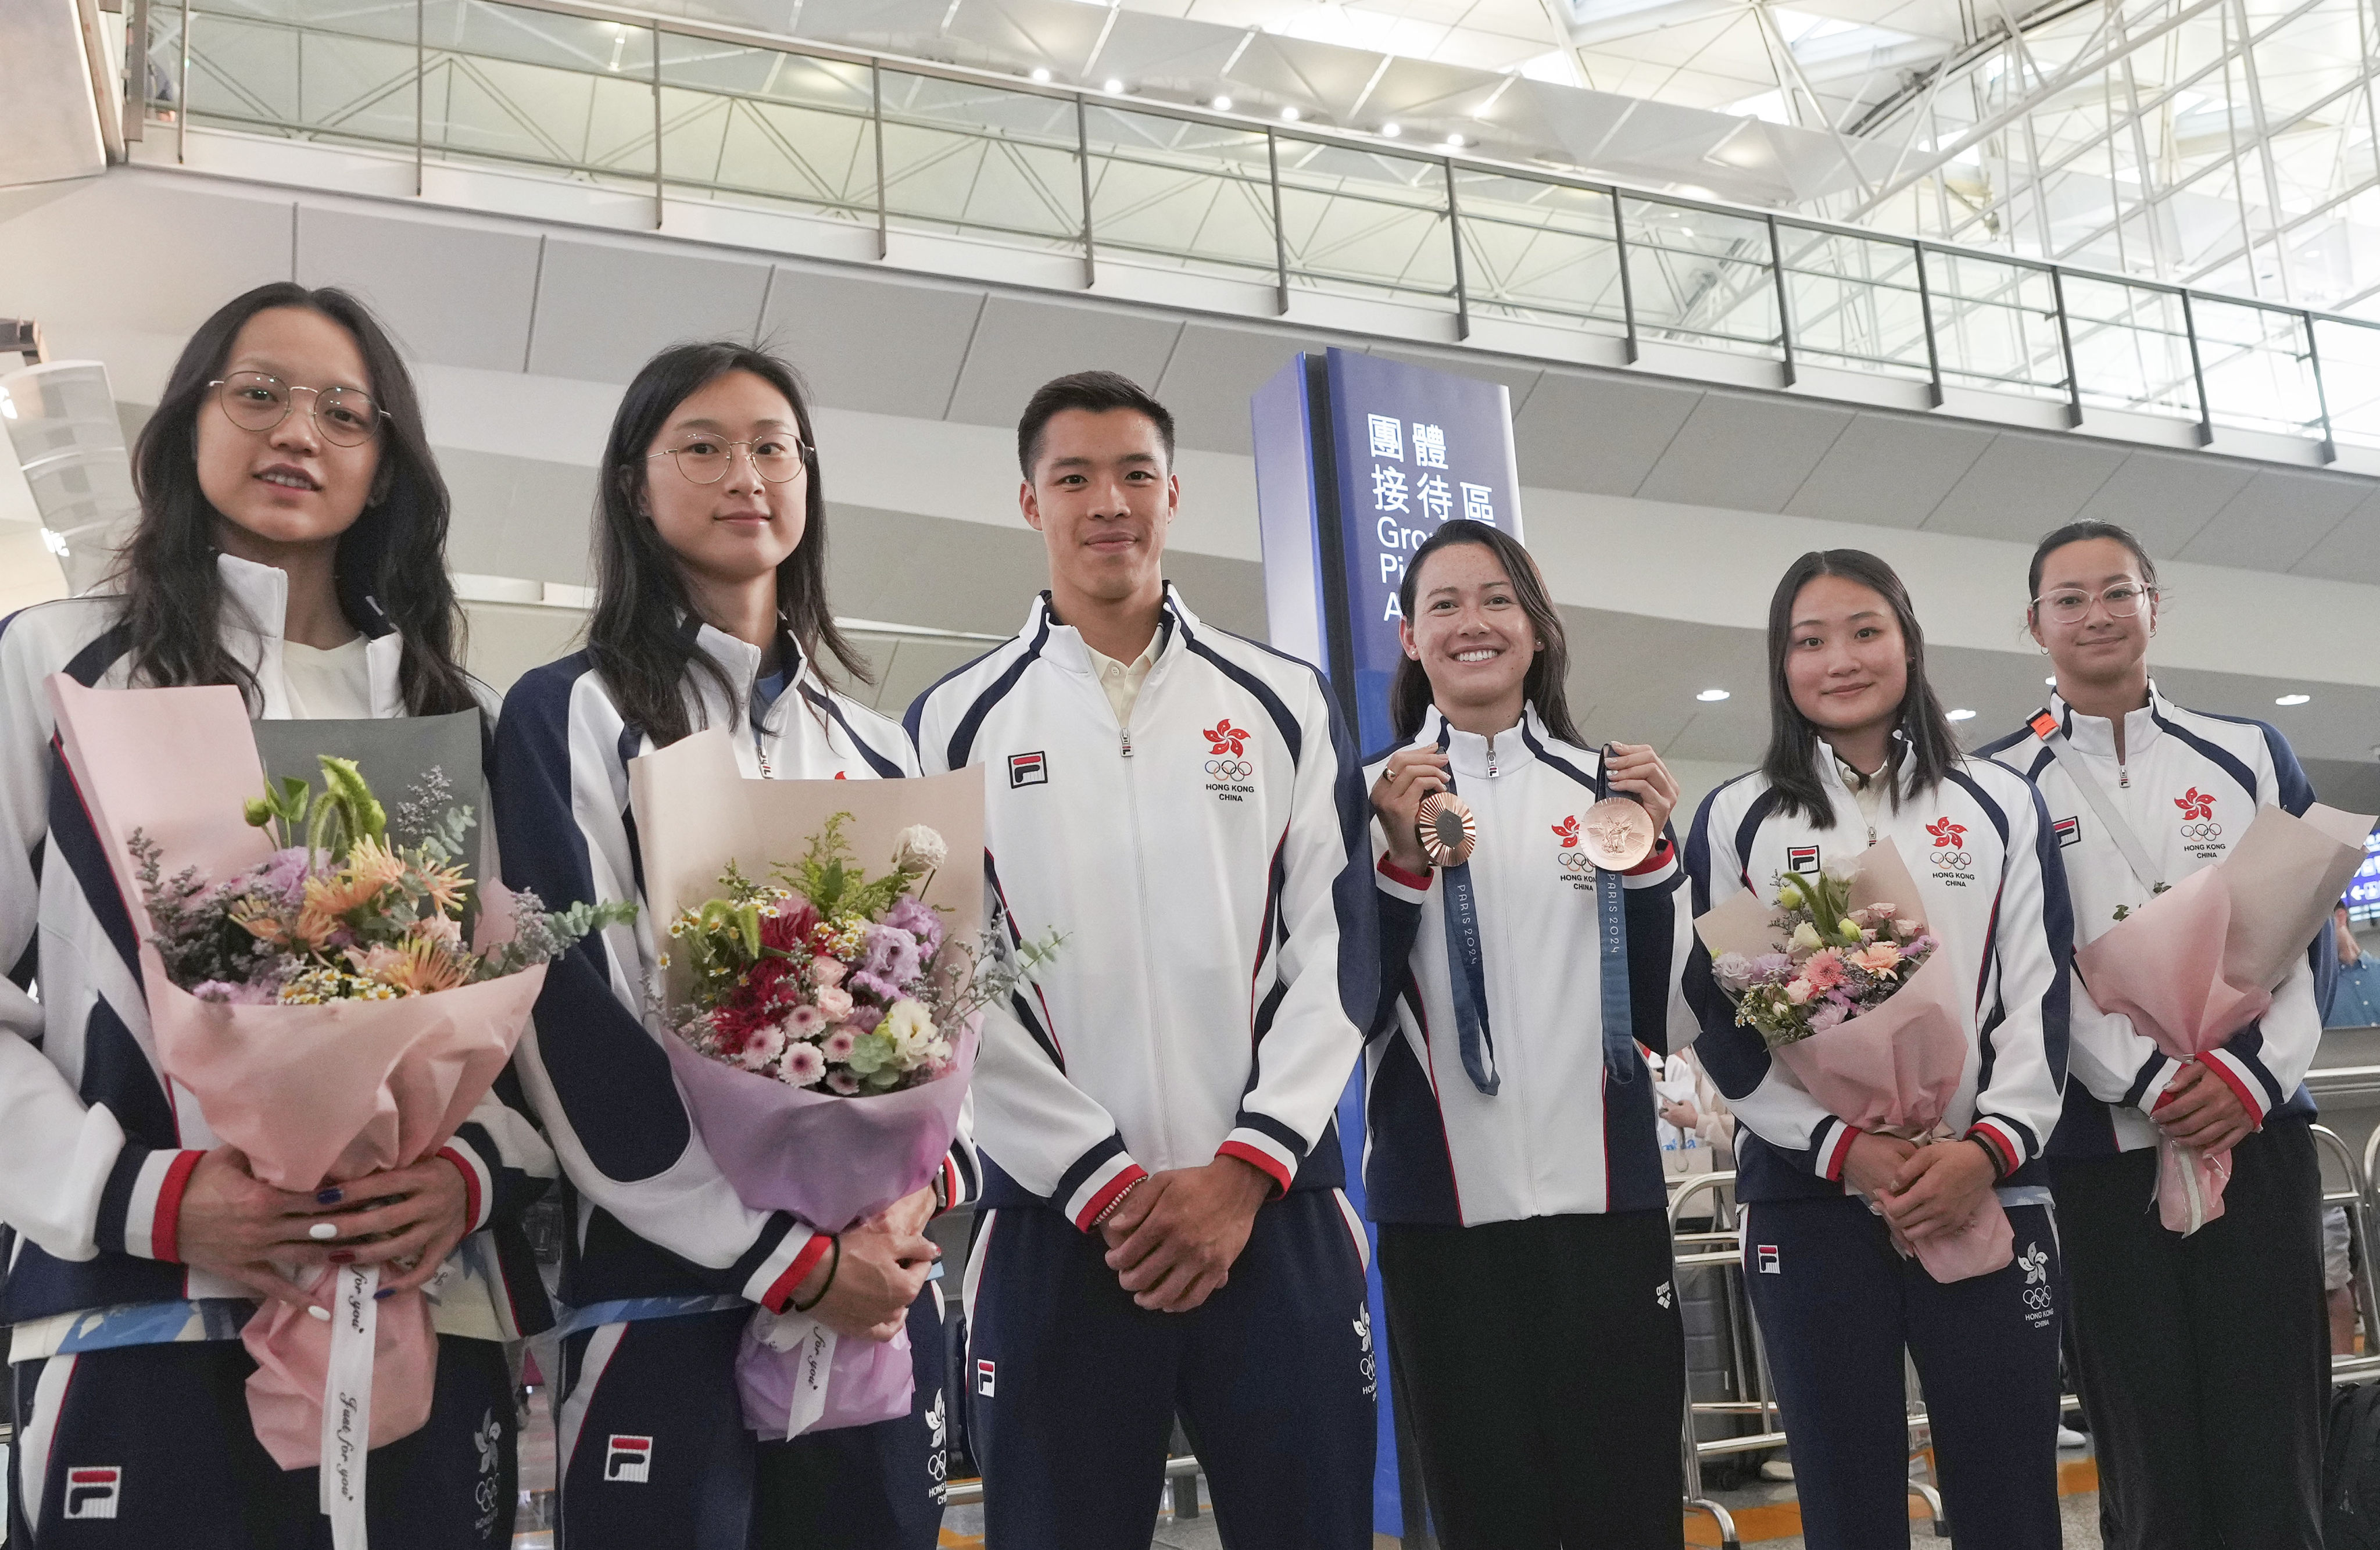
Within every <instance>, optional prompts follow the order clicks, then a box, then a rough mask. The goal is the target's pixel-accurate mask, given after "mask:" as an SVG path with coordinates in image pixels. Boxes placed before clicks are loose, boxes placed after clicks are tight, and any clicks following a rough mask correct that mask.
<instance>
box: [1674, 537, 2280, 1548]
mask: <svg viewBox="0 0 2380 1550" xmlns="http://www.w3.org/2000/svg"><path fill="white" fill-rule="evenodd" d="M1768 693H1769V726H1770V735H1769V744H1768V752H1767V756H1766V757H1764V758H1763V759H1762V761H1761V766H1760V768H1759V769H1756V770H1755V771H1753V772H1752V773H1751V774H1749V775H1745V776H1743V777H1741V778H1739V779H1737V780H1734V781H1730V782H1729V783H1727V784H1726V785H1723V786H1721V787H1719V788H1718V790H1717V791H1715V792H1713V793H1711V794H1710V795H1709V796H1708V797H1707V798H1706V799H1705V801H1704V803H1703V805H1702V811H1701V812H1700V813H1698V814H1697V815H1696V816H1695V817H1694V831H1693V835H1692V837H1691V838H1690V839H1689V840H1688V841H1687V843H1686V873H1687V878H1688V880H1689V885H1690V886H1691V888H1692V889H1693V893H1694V898H1693V909H1694V914H1695V915H1696V916H1697V917H1699V916H1700V915H1702V914H1705V913H1706V912H1707V911H1709V910H1710V909H1712V908H1713V907H1714V906H1716V905H1718V904H1722V903H1725V902H1727V901H1728V900H1730V899H1731V898H1733V897H1734V896H1735V895H1737V894H1738V893H1741V892H1743V890H1747V889H1750V890H1756V891H1757V893H1758V895H1759V896H1760V897H1761V898H1763V899H1768V900H1774V899H1775V898H1777V897H1778V886H1779V885H1778V880H1777V879H1778V878H1779V877H1780V876H1781V875H1782V874H1785V873H1787V872H1800V873H1805V874H1806V873H1814V872H1818V871H1820V870H1822V869H1824V868H1827V867H1829V866H1840V865H1841V864H1844V863H1848V862H1851V861H1852V860H1854V859H1855V858H1857V857H1858V856H1859V855H1860V854H1861V853H1863V852H1864V851H1865V850H1866V849H1867V848H1868V847H1869V846H1871V845H1874V844H1877V843H1880V842H1884V841H1887V840H1889V841H1892V842H1894V843H1895V845H1896V846H1897V848H1898V849H1899V851H1900V856H1901V858H1902V860H1903V861H1904V862H1906V863H1907V865H1908V867H1909V871H1910V873H1911V881H1912V884H1913V886H1914V888H1915V889H1916V890H1917V895H1918V896H1917V897H1916V898H1915V899H1913V900H1893V901H1890V902H1893V903H1895V904H1899V905H1901V906H1902V907H1904V908H1910V909H1913V910H1914V911H1915V912H1916V914H1919V915H1920V916H1921V917H1922V918H1923V919H1924V920H1925V925H1926V928H1927V930H1928V931H1929V932H1930V933H1931V934H1932V935H1934V936H1935V937H1936V938H1938V939H1939V940H1940V941H1941V943H1942V947H1941V949H1940V951H1944V952H1947V953H1948V954H1949V961H1950V963H1951V965H1952V968H1953V972H1954V973H1955V974H1956V975H1958V976H1959V978H1960V980H1961V983H1963V984H1971V985H1973V987H1974V999H1973V1002H1972V1003H1971V1004H1970V1006H1969V1009H1968V1013H1967V1016H1966V1017H1965V1019H1964V1021H1965V1023H1966V1037H1967V1047H1966V1052H1965V1059H1964V1063H1963V1065H1962V1067H1961V1080H1960V1083H1959V1086H1958V1088H1957V1089H1956V1091H1955V1092H1954V1093H1953V1095H1952V1096H1951V1100H1950V1108H1949V1112H1948V1114H1946V1115H1945V1116H1944V1119H1945V1122H1946V1125H1947V1127H1948V1131H1949V1135H1948V1136H1947V1137H1945V1138H1943V1139H1941V1140H1939V1141H1938V1142H1936V1143H1935V1144H1925V1145H1913V1144H1912V1143H1911V1142H1910V1141H1908V1140H1904V1139H1901V1138H1900V1137H1897V1136H1891V1135H1882V1134H1869V1133H1867V1132H1863V1131H1860V1130H1858V1129H1856V1128H1855V1127H1853V1126H1852V1125H1850V1124H1848V1123H1846V1122H1845V1121H1844V1120H1843V1119H1842V1118H1841V1117H1840V1116H1838V1115H1836V1114H1834V1113H1832V1112H1830V1111H1829V1110H1828V1108H1826V1106H1825V1105H1824V1104H1822V1103H1820V1102H1819V1101H1818V1100H1817V1099H1816V1098H1815V1097H1813V1096H1810V1094H1809V1093H1808V1092H1807V1091H1805V1090H1804V1089H1803V1086H1802V1085H1801V1084H1800V1083H1799V1082H1797V1081H1796V1080H1795V1079H1794V1076H1793V1073H1792V1072H1791V1071H1790V1070H1788V1069H1787V1067H1786V1065H1785V1064H1784V1062H1783V1061H1781V1060H1777V1059H1776V1058H1775V1057H1774V1056H1773V1055H1772V1054H1771V1053H1770V1051H1769V1049H1768V1047H1767V1044H1766V1042H1765V1041H1764V1040H1763V1038H1762V1036H1761V1035H1760V1033H1759V1032H1758V1031H1757V1030H1755V1029H1754V1028H1751V1027H1748V1026H1744V1025H1742V1024H1739V1023H1737V1022H1736V1020H1735V1008H1734V1006H1733V1004H1732V1003H1731V1002H1730V1000H1729V999H1728V997H1727V996H1726V995H1725V994H1724V993H1723V992H1722V990H1721V989H1720V987H1719V985H1718V981H1717V979H1716V978H1715V977H1714V975H1713V973H1712V965H1711V959H1710V955H1709V953H1708V951H1706V949H1705V948H1704V946H1703V944H1702V943H1701V941H1700V940H1699V939H1697V940H1696V941H1695V942H1694V945H1693V947H1692V949H1691V950H1690V951H1689V953H1688V956H1687V960H1686V969H1685V994H1686V999H1687V1001H1688V1003H1689V1004H1690V1005H1692V1006H1693V1007H1694V1011H1695V1012H1696V1014H1697V1015H1698V1016H1699V1017H1700V1019H1701V1022H1702V1030H1703V1031H1702V1039H1701V1042H1700V1043H1698V1044H1697V1045H1696V1046H1695V1052H1696V1053H1697V1054H1698V1055H1700V1056H1701V1058H1702V1061H1703V1065H1704V1067H1705V1068H1706V1070H1708V1071H1709V1072H1710V1073H1711V1075H1712V1077H1713V1078H1714V1079H1715V1080H1717V1082H1718V1085H1719V1090H1720V1091H1721V1092H1723V1093H1725V1094H1726V1095H1727V1098H1728V1102H1729V1103H1730V1105H1731V1106H1732V1107H1733V1108H1734V1109H1735V1117H1736V1120H1737V1121H1738V1122H1739V1124H1740V1125H1741V1127H1742V1128H1741V1129H1740V1130H1739V1131H1738V1132H1737V1136H1736V1148H1735V1154H1736V1170H1737V1172H1736V1198H1737V1199H1738V1200H1739V1201H1740V1202H1742V1203H1743V1206H1744V1217H1745V1220H1744V1222H1743V1256H1744V1266H1743V1268H1744V1283H1745V1285H1746V1287H1747V1288H1748V1290H1749V1291H1750V1294H1751V1298H1752V1308H1753V1313H1754V1314H1755V1316H1756V1317H1757V1318H1758V1319H1759V1320H1760V1330H1761V1334H1762V1336H1763V1337H1764V1338H1765V1339H1766V1341H1767V1352H1768V1360H1769V1363H1770V1365H1771V1367H1772V1368H1773V1369H1774V1371H1775V1373H1776V1377H1777V1391H1778V1398H1779V1401H1780V1402H1781V1405H1782V1407H1783V1410H1784V1412H1785V1429H1786V1432H1787V1433H1788V1434H1789V1435H1791V1437H1792V1439H1793V1479H1794V1483H1795V1487H1796V1489H1797V1490H1798V1492H1799V1493H1800V1496H1801V1502H1802V1520H1803V1530H1804V1532H1805V1533H1806V1534H1807V1536H1808V1539H1809V1543H1810V1544H1811V1546H1812V1547H1813V1550H1876V1547H1878V1546H1884V1545H1895V1546H1905V1545H1906V1544H1908V1543H1909V1495H1908V1493H1909V1418H1908V1411H1907V1409H1906V1405H1905V1399H1906V1394H1907V1389H1906V1387H1905V1381H1904V1374H1905V1372H1906V1370H1907V1362H1908V1361H1910V1360H1914V1362H1915V1363H1916V1367H1917V1374H1918V1377H1919V1380H1920V1381H1921V1382H1922V1383H1923V1384H1924V1386H1925V1402H1926V1412H1927V1415H1928V1417H1929V1419H1930V1422H1931V1425H1932V1428H1933V1436H1934V1447H1935V1470H1936V1478H1937V1480H1939V1481H1940V1482H1941V1486H1942V1499H1943V1505H1944V1507H1945V1508H1947V1509H1948V1511H1949V1518H1950V1520H1951V1521H1952V1522H1953V1523H1956V1524H1957V1525H1958V1526H1959V1543H1960V1544H1961V1547H1962V1550H2058V1543H2059V1537H2058V1535H2059V1531H2058V1471H2057V1466H2058V1451H2057V1441H2056V1438H2057V1427H2058V1314H2057V1305H2056V1288H2057V1287H2058V1284H2059V1283H2058V1243H2059V1234H2058V1231H2057V1230H2056V1229H2054V1228H2053V1226H2052V1223H2051V1221H2050V1215H2049V1191H2048V1188H2047V1183H2046V1180H2045V1179H2044V1177H2043V1174H2042V1169H2041V1167H2040V1165H2039V1158H2040V1156H2041V1152H2042V1144H2043V1143H2044V1142H2046V1141H2047V1140H2048V1138H2049V1134H2050V1132H2051V1130H2052V1129H2053V1128H2054V1127H2055V1126H2056V1124H2057V1122H2058V1093H2059V1089H2060V1086H2061V1084H2063V1083H2064V1081H2065V1075H2066V1069H2065V1068H2066V1006H2067V987H2068V974H2067V960H2068V957H2069V955H2070V951H2071V940H2072V937H2073V923H2072V921H2071V920H2070V917H2069V914H2068V909H2067V901H2066V878H2065V875H2064V873H2063V872H2062V871H2060V870H2059V868H2058V848H2057V842H2056V840H2055V839H2053V838H2052V836H2051V831H2050V826H2049V821H2048V819H2047V818H2046V817H2043V815H2042V810H2041V801H2040V798H2039V797H2038V796H2036V795H2035V794H2034V791H2033V789H2032V788H2031V787H2030V786H2028V785H2026V784H2025V782H2024V781H2022V779H2021V778H2019V777H2018V776H2017V775H2016V774H2014V773H2013V772H2011V771H2010V770H2008V769H2002V768H2001V767H2000V766H1998V765H1997V764H1993V763H1991V762H1990V761H1989V760H1986V759H1978V758H1971V757H1967V756H1965V755H1963V754H1961V752H1960V751H1959V745H1958V742H1957V739H1956V738H1955V737H1954V736H1953V735H1952V733H1951V731H1950V723H1949V719H1948V718H1947V717H1946V716H1945V715H1944V713H1943V710H1942V704H1941V701H1940V699H1939V698H1937V696H1936V695H1935V693H1934V689H1933V686H1932V685H1931V684H1928V683H1927V682H1926V678H1925V634H1924V632H1923V631H1921V630H1920V629H1919V627H1918V623H1917V615H1916V612H1915V611H1914V610H1913V608H1912V607H1911V606H1910V601H1909V593H1908V590H1907V589H1906V588H1905V587H1903V586H1902V585H1901V582H1900V576H1899V575H1896V574H1894V572H1893V570H1892V568H1891V567H1890V566H1889V565H1888V564H1886V563H1884V562H1883V561H1882V560H1879V559H1877V558H1876V556H1875V555H1873V554H1869V553H1865V552H1864V551H1860V550H1855V549H1833V550H1827V551H1822V552H1812V553H1809V554H1804V555H1803V556H1802V558H1801V559H1799V560H1797V561H1795V562H1794V563H1793V564H1792V565H1791V567H1790V568H1789V569H1788V570H1787V571H1786V573H1785V575H1784V578H1783V579H1782V580H1781V581H1779V583H1778V587H1777V590H1776V592H1775V594H1774V595H1773V597H1772V598H1771V599H1770V602H1769V609H1768ZM1797 983H1798V982H1797ZM1803 993H1804V994H1805V995H1809V994H1811V991H1810V989H1809V987H1808V986H1806V985H1805V986H1804V987H1803ZM1961 1001H1962V1002H1963V1001H1964V998H1963V997H1962V998H1961ZM1819 1015H1820V1016H1830V1017H1831V1021H1833V1022H1838V1023H1839V1022H1840V1021H1842V1018H1841V1016H1840V1014H1838V1013H1835V1012H1834V1011H1833V1009H1828V1008H1822V1009H1821V1012H1820V1013H1819ZM1814 1022H1815V1018H1814ZM1820 1025H1821V1026H1823V1025H1824V1024H1820ZM1994 1193H1997V1194H1998V1200H1999V1204H2000V1205H2001V1207H2002V1208H2003V1209H2005V1210H2006V1212H2007V1214H2008V1219H2009V1224H2010V1227H2011V1228H2012V1229H2014V1244H2013V1253H2014V1258H2013V1261H2012V1263H2010V1264H2009V1265H2006V1266H2004V1267H2002V1268H2001V1269H1999V1270H1997V1271H1993V1272H1991V1273H1988V1274H1985V1275H1980V1276H1973V1277H1970V1278H1965V1279H1961V1280H1953V1281H1949V1282H1940V1281H1937V1280H1935V1279H1934V1278H1932V1276H1931V1275H1929V1274H1928V1273H1927V1271H1926V1269H1925V1266H1924V1265H1923V1264H1922V1263H1921V1262H1919V1261H1918V1260H1916V1259H1914V1258H1913V1257H1910V1256H1909V1255H1907V1254H1905V1253H1902V1252H1901V1250H1900V1247H1899V1244H1898V1243H1897V1242H1896V1240H1900V1241H1911V1242H1922V1241H1925V1239H1927V1238H1929V1237H1933V1236H1935V1235H1937V1234H1941V1233H1946V1232H1952V1231H1955V1230H1957V1229H1961V1228H1963V1227H1964V1226H1966V1225H1967V1224H1968V1223H1969V1222H1971V1221H1972V1220H1973V1218H1974V1216H1975V1214H1976V1212H1978V1211H1980V1210H1983V1209H1985V1208H1986V1207H1987V1206H1988V1205H1989V1204H1990V1202H1991V1197H1992V1196H1993V1194H1994ZM2316 1290H2317V1295H2316V1303H2317V1306H2318V1305H2319V1302H2320V1297H2319V1287H2318V1286H2317V1289H2316Z"/></svg>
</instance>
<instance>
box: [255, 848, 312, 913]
mask: <svg viewBox="0 0 2380 1550" xmlns="http://www.w3.org/2000/svg"><path fill="white" fill-rule="evenodd" d="M257 881H258V882H259V883H260V884H261V885H262V886H263V887H265V888H268V889H271V890H273V892H275V893H277V894H279V895H280V896H281V897H282V898H283V899H284V900H285V901H286V902H289V903H292V904H295V903H297V902H298V901H299V900H300V899H301V898H303V897H304V895H305V892H306V847H304V846H303V845H292V846H290V847H289V848H288V849H287V850H281V851H274V852H273V858H272V859H271V860H269V861H267V862H266V863H265V864H264V865H263V866H260V867H258V868H257Z"/></svg>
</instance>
